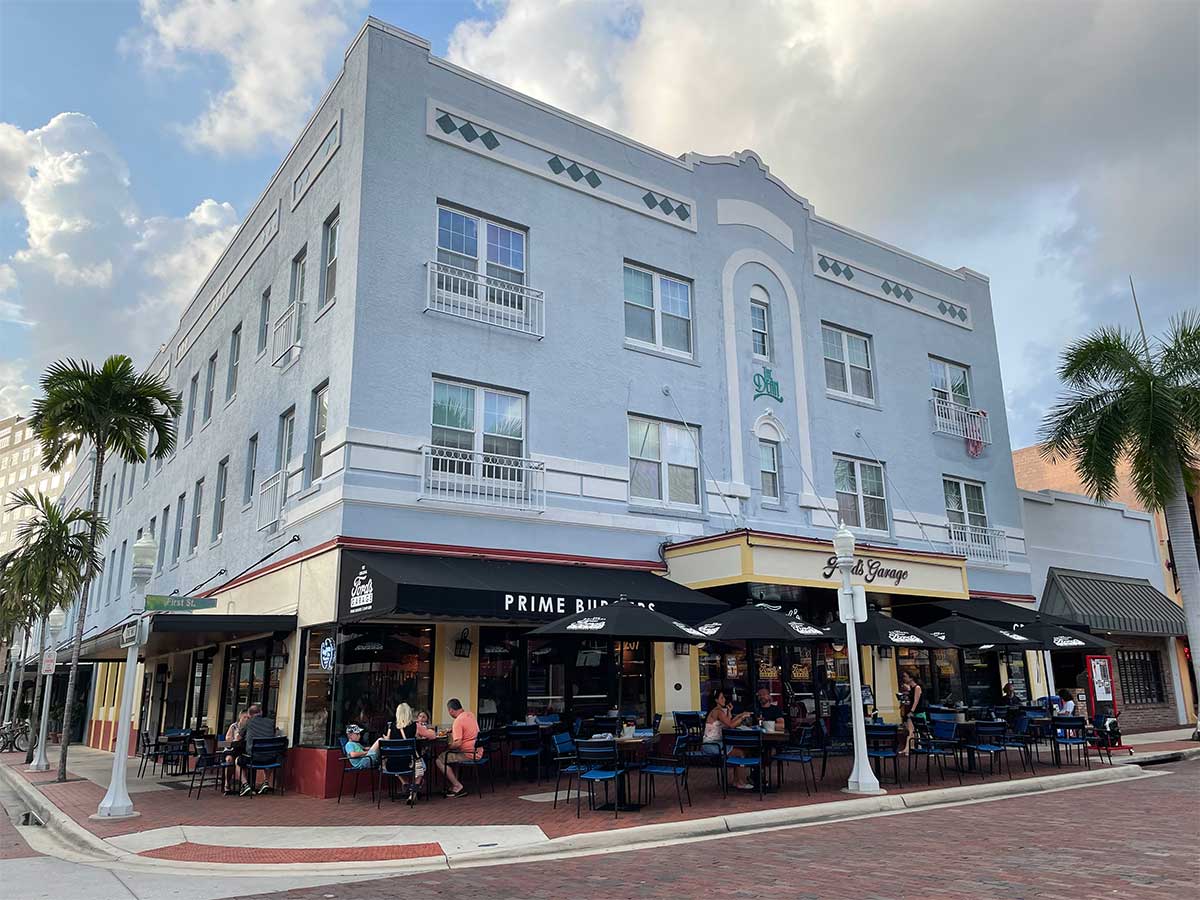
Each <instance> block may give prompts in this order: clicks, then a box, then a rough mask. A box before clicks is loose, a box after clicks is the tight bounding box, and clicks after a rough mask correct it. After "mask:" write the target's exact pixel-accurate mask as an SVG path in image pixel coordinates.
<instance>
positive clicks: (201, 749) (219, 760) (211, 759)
mask: <svg viewBox="0 0 1200 900" xmlns="http://www.w3.org/2000/svg"><path fill="white" fill-rule="evenodd" d="M225 756H226V751H224V750H214V751H212V752H211V753H210V752H209V750H208V746H207V745H206V744H205V743H204V742H203V741H200V742H199V743H197V745H196V764H195V765H194V766H192V779H191V781H190V782H188V796H189V797H190V796H192V790H193V789H195V791H196V799H197V800H199V799H200V795H201V794H202V793H204V779H205V778H207V777H208V775H209V773H210V772H211V773H212V774H213V788H215V789H216V790H217V791H220V790H221V786H222V784H224V782H225V773H226V772H228V771H229V770H230V769H232V768H233V767H234V761H233V760H232V759H229V760H227V759H226V758H225ZM197 775H199V776H200V783H199V785H197V784H196V776H197Z"/></svg>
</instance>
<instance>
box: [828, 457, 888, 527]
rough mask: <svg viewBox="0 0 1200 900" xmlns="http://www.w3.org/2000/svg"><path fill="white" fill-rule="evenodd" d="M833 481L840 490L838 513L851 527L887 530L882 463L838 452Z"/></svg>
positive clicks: (835, 458)
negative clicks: (848, 456)
mask: <svg viewBox="0 0 1200 900" xmlns="http://www.w3.org/2000/svg"><path fill="white" fill-rule="evenodd" d="M833 483H834V490H835V491H836V493H837V504H838V515H839V516H840V517H841V519H842V521H843V522H845V523H846V525H847V526H848V527H850V528H861V529H863V530H865V531H877V532H886V531H888V510H887V494H886V492H885V490H884V482H883V466H881V465H879V464H877V463H870V462H864V461H863V460H858V459H849V458H847V457H842V456H836V457H834V460H833Z"/></svg>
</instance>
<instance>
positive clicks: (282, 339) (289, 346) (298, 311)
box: [271, 303, 304, 366]
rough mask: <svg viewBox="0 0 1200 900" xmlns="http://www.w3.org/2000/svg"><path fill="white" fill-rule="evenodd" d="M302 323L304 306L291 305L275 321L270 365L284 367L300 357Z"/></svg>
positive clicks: (299, 304)
mask: <svg viewBox="0 0 1200 900" xmlns="http://www.w3.org/2000/svg"><path fill="white" fill-rule="evenodd" d="M303 321H304V304H303V303H292V304H290V305H289V306H288V308H287V309H285V310H284V311H283V315H282V316H280V317H279V318H278V319H277V320H276V321H275V330H274V332H273V333H272V335H271V365H273V366H286V365H287V364H288V363H290V362H291V361H292V360H293V359H295V358H296V357H297V356H299V355H300V348H301V347H302V346H303V344H302V343H301V342H300V327H301V323H302V322H303Z"/></svg>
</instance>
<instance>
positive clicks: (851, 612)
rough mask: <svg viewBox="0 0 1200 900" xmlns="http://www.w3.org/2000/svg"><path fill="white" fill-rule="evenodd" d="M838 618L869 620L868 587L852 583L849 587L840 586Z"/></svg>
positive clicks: (847, 620)
mask: <svg viewBox="0 0 1200 900" xmlns="http://www.w3.org/2000/svg"><path fill="white" fill-rule="evenodd" d="M838 619H839V620H841V621H842V622H849V621H850V620H852V619H853V620H854V621H855V622H865V621H867V589H866V588H865V587H863V586H862V585H861V584H852V585H850V587H849V589H847V588H838Z"/></svg>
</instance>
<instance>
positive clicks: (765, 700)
mask: <svg viewBox="0 0 1200 900" xmlns="http://www.w3.org/2000/svg"><path fill="white" fill-rule="evenodd" d="M754 697H755V704H754V706H755V711H756V712H757V713H758V720H759V724H760V725H761V724H766V723H767V722H774V723H775V730H776V731H783V729H784V728H785V727H787V726H786V724H785V723H784V718H783V707H782V706H780V705H779V704H778V703H776V702H775V701H774V700H772V699H771V692H770V691H769V690H767V689H766V688H765V687H760V688H759V689H758V691H757V692H755V695H754Z"/></svg>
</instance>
